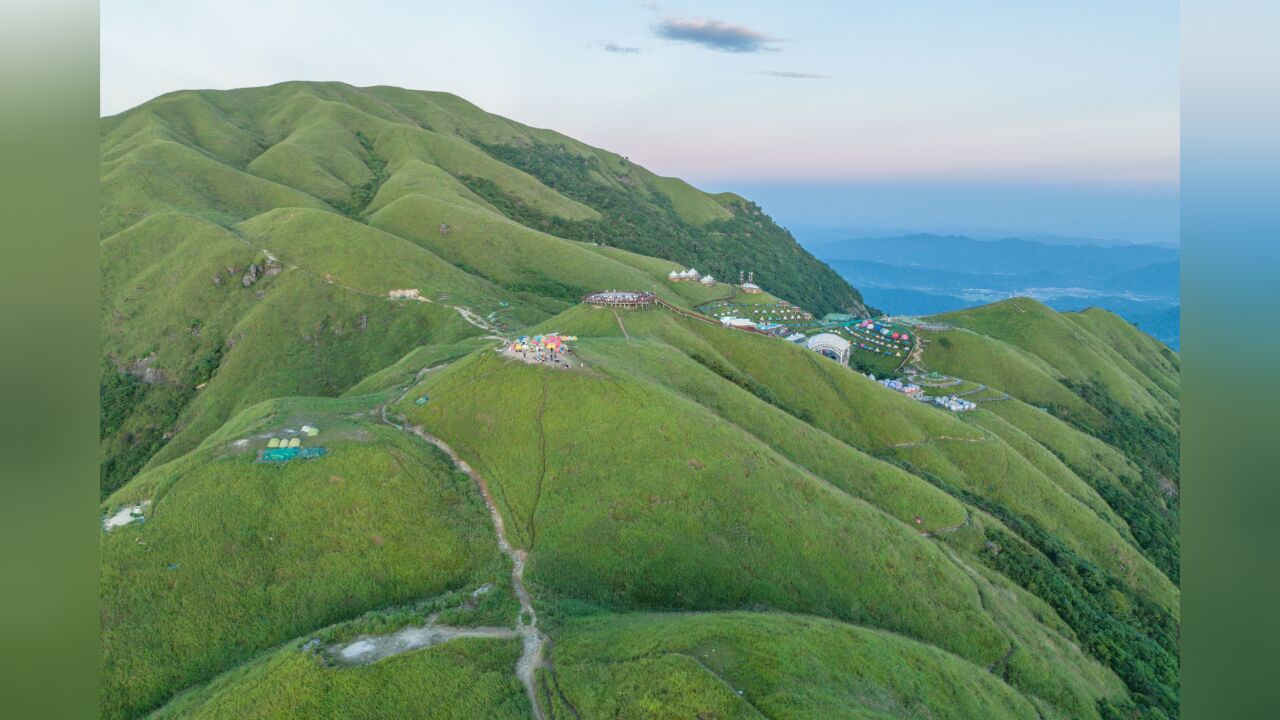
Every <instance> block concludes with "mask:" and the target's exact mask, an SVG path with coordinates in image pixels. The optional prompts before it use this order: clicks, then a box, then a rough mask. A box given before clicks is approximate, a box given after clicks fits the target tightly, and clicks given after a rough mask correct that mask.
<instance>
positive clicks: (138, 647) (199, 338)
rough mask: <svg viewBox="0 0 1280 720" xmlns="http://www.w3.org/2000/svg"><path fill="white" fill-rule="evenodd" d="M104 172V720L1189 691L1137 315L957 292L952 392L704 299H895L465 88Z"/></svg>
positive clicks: (168, 138) (1165, 359) (714, 202)
mask: <svg viewBox="0 0 1280 720" xmlns="http://www.w3.org/2000/svg"><path fill="white" fill-rule="evenodd" d="M102 167H103V208H102V231H103V236H102V240H101V248H102V257H103V268H102V272H103V284H102V295H101V302H102V311H103V318H102V334H103V357H102V368H103V376H102V385H101V403H102V434H101V446H102V469H101V478H102V485H101V486H102V494H103V502H102V506H101V513H102V516H103V519H104V530H103V534H102V538H101V556H102V559H101V575H100V584H101V593H102V610H101V612H102V655H101V674H102V701H101V702H102V716H103V717H107V718H122V719H123V718H141V717H148V716H152V717H163V718H186V717H194V718H233V717H234V718H240V717H249V718H263V719H267V718H285V717H317V718H344V717H368V718H374V717H423V718H450V719H456V720H463V719H464V718H490V717H496V718H507V717H511V718H514V717H535V718H539V719H541V718H557V719H565V720H567V719H569V718H573V719H574V720H585V719H588V718H602V719H605V720H609V719H612V718H633V717H634V718H689V717H695V718H697V717H701V718H760V717H770V718H774V717H776V718H807V719H808V718H811V719H814V720H817V719H819V718H830V717H865V718H900V717H907V718H1049V719H1059V718H1061V719H1065V718H1089V719H1096V720H1111V719H1112V718H1151V719H1158V718H1166V719H1168V718H1175V717H1177V716H1178V713H1179V685H1178V682H1179V681H1178V668H1179V661H1178V644H1179V633H1180V631H1179V602H1180V595H1179V590H1178V582H1179V572H1178V567H1179V557H1180V554H1179V546H1178V543H1177V534H1178V528H1179V520H1178V499H1177V488H1178V482H1179V474H1178V456H1177V440H1178V422H1179V413H1180V407H1179V358H1178V356H1177V355H1176V354H1175V353H1172V352H1170V351H1168V350H1167V349H1166V348H1163V346H1161V345H1160V344H1159V343H1157V342H1155V341H1154V340H1152V339H1151V338H1149V337H1147V336H1144V335H1142V334H1141V333H1140V332H1139V331H1137V330H1136V329H1135V328H1133V327H1132V326H1131V325H1128V324H1127V323H1124V322H1123V321H1122V320H1119V319H1118V318H1116V317H1115V316H1113V315H1111V314H1109V313H1106V312H1102V311H1095V310H1089V311H1085V312H1082V313H1057V312H1054V311H1052V310H1050V309H1048V308H1045V307H1044V306H1042V305H1039V304H1038V303H1035V302H1034V301H1030V300H1026V299H1018V300H1014V301H1008V302H1005V303H999V304H997V305H993V306H988V307H984V308H977V309H973V310H967V311H962V312H958V313H953V314H948V315H946V316H940V317H937V318H931V319H929V320H930V322H931V324H930V325H929V326H927V328H928V329H919V330H918V331H917V332H916V333H913V334H914V335H916V336H917V337H918V338H919V339H920V340H921V341H922V343H923V344H922V345H921V346H920V347H919V348H917V350H918V352H916V353H915V354H914V356H913V357H908V358H906V359H905V360H906V362H908V363H916V364H918V365H919V366H920V368H919V369H921V370H932V371H936V372H939V373H946V374H948V375H951V376H954V377H955V378H956V379H957V382H956V384H955V385H952V386H947V387H950V388H954V389H951V390H947V389H946V388H941V389H933V390H931V392H935V393H937V392H966V393H970V392H971V393H973V394H971V395H969V397H972V398H976V399H978V400H980V401H981V402H979V404H978V407H977V409H974V410H972V411H970V412H965V413H953V412H949V411H947V410H944V409H942V408H940V407H937V406H934V405H932V404H927V403H923V402H919V401H917V400H914V399H912V398H909V397H907V396H905V395H903V394H900V393H897V392H894V391H891V390H889V389H888V388H886V387H884V386H882V385H880V384H878V383H876V382H873V381H872V380H871V379H869V378H867V377H865V376H864V375H862V374H861V373H860V372H858V371H856V370H854V369H851V368H849V367H845V366H843V365H841V364H839V363H837V362H835V361H832V360H830V359H828V358H826V357H823V356H821V355H818V354H816V353H813V352H810V351H808V350H806V349H804V348H803V347H801V346H797V345H794V344H792V343H788V342H785V341H783V340H780V339H778V338H773V337H768V336H765V335H763V334H759V333H751V332H743V331H740V330H734V329H730V328H726V327H723V326H721V325H720V324H719V323H718V322H716V321H715V320H711V319H708V318H705V317H700V316H698V315H697V313H695V312H693V308H696V307H698V306H700V305H702V304H704V303H708V302H710V301H713V300H722V299H727V298H730V296H731V295H732V294H733V292H734V290H733V288H732V287H731V286H728V285H724V284H720V285H712V286H704V285H701V284H698V283H671V282H668V281H667V279H666V275H667V273H668V272H670V271H671V270H673V269H677V268H682V267H688V266H690V265H696V266H697V267H698V269H699V270H701V271H703V272H712V273H713V274H715V275H717V276H719V277H723V279H735V280H736V275H737V271H738V270H739V269H743V270H752V269H754V270H755V272H756V279H757V281H758V282H760V283H761V284H763V285H764V287H765V289H766V290H767V292H766V293H765V294H763V295H758V296H745V297H747V298H748V299H753V300H754V299H761V300H763V301H765V302H773V301H775V300H776V299H778V298H785V299H789V300H792V301H793V302H795V303H796V304H798V305H800V306H802V307H803V308H804V309H807V310H812V311H816V312H818V313H819V314H821V313H822V312H824V311H826V310H833V309H851V310H854V311H855V312H864V311H865V308H863V307H862V306H861V302H860V298H859V296H858V295H857V293H856V291H854V290H853V289H852V288H849V287H848V286H847V285H844V284H843V283H840V282H838V281H836V280H834V275H831V274H830V271H829V269H827V268H825V266H822V265H821V264H820V263H817V262H816V261H814V260H813V259H812V258H811V257H809V256H808V255H807V254H806V253H804V252H803V251H801V250H799V248H798V246H796V245H795V243H794V241H792V240H791V239H790V237H789V236H788V235H787V234H786V233H785V231H782V230H781V229H779V228H777V227H776V226H775V225H773V224H772V222H771V221H769V220H768V218H767V217H766V216H764V215H763V213H762V212H761V211H760V210H759V208H756V207H755V206H753V205H752V204H750V203H749V201H746V200H744V199H742V198H739V197H737V196H735V195H732V194H721V195H707V194H705V193H702V192H700V191H698V190H696V189H694V188H692V187H691V186H689V185H687V184H685V183H683V182H681V181H679V180H675V179H670V178H661V177H658V176H655V175H652V174H651V173H649V172H647V171H645V170H643V169H642V168H639V167H637V166H634V165H632V164H631V163H629V161H627V160H626V159H625V158H623V157H620V156H617V155H613V154H611V153H607V152H604V151H601V150H597V149H595V148H591V147H589V146H586V145H583V144H581V143H578V142H576V141H574V140H572V139H570V138H566V137H564V136H561V135H559V134H557V133H554V132H552V131H548V130H538V129H534V128H528V127H525V126H523V125H519V124H517V123H514V122H512V121H509V120H506V119H503V118H499V117H496V116H493V115H489V114H487V113H484V112H483V111H481V110H479V109H478V108H475V107H474V106H472V105H470V104H469V103H466V102H465V101H463V100H461V99H459V98H456V97H453V96H450V95H447V94H441V93H424V92H413V91H405V90H400V89H397V88H383V87H378V88H363V89H360V88H352V87H349V86H346V85H341V84H332V83H286V84H283V85H278V86H272V87H268V88H253V89H246V90H237V91H229V92H203V91H201V92H181V93H174V94H171V95H167V96H164V97H161V98H157V99H156V100H153V101H151V102H149V103H147V104H144V105H142V106H140V107H138V108H135V109H134V110H131V111H128V112H126V113H123V114H121V115H119V116H115V117H111V118H106V119H104V120H103V121H102ZM611 288H618V289H629V290H647V291H651V292H654V293H656V294H657V296H658V297H659V298H660V299H661V300H662V302H663V304H655V305H653V306H650V307H649V308H648V309H643V310H622V309H619V310H614V309H608V308H599V307H594V306H591V305H585V304H581V303H579V298H580V297H581V296H582V295H583V294H584V293H586V292H588V291H593V290H600V289H611ZM392 291H401V292H398V293H395V295H397V297H392V295H391V293H392ZM743 297H744V296H738V300H739V301H741V300H742V298H743ZM540 333H561V334H564V335H568V336H572V337H573V339H572V340H570V341H569V344H570V346H571V348H572V352H571V353H570V354H568V355H567V356H565V357H563V358H561V361H562V362H561V363H560V364H559V365H551V364H549V363H536V362H523V361H522V359H521V358H520V357H518V356H515V355H513V354H512V353H509V352H502V351H501V349H502V348H503V347H504V346H505V344H506V341H507V340H510V339H511V338H514V337H516V336H519V335H524V334H534V335H536V334H540ZM904 367H905V365H904ZM984 385H985V386H986V387H983V386H984ZM304 426H306V428H304ZM307 428H310V430H308V429H307ZM315 429H318V431H317V432H312V430H315ZM282 438H283V439H285V440H286V441H287V440H290V439H297V440H298V442H299V445H300V447H299V448H298V449H297V452H298V453H300V456H299V457H296V458H293V459H289V456H288V453H281V452H280V451H279V449H278V448H275V447H272V445H271V444H272V443H273V441H274V443H275V444H277V445H278V444H279V441H280V440H281V439H282ZM273 450H274V451H276V452H274V453H273V452H272V451H273ZM303 453H305V454H303ZM108 521H109V522H108ZM117 522H118V523H123V524H120V525H117V526H114V527H112V528H111V529H109V530H108V529H106V528H105V525H106V524H111V523H117ZM401 633H409V635H411V636H413V637H428V636H429V637H431V638H433V639H432V640H431V642H428V643H426V644H425V645H424V644H419V645H403V644H400V645H397V643H402V640H397V639H396V638H400V637H401ZM361 643H364V644H365V645H367V646H368V647H383V648H388V650H387V652H386V655H385V656H377V657H376V658H374V659H370V660H364V661H358V662H356V661H352V662H346V661H343V660H342V657H345V656H342V655H341V653H340V651H339V650H337V649H335V648H338V647H347V648H351V647H356V646H359V645H360V644H361Z"/></svg>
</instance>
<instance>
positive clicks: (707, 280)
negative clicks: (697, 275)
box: [698, 275, 716, 286]
mask: <svg viewBox="0 0 1280 720" xmlns="http://www.w3.org/2000/svg"><path fill="white" fill-rule="evenodd" d="M698 282H700V283H702V284H703V285H708V286H710V285H715V284H716V279H715V278H713V277H711V276H710V275H703V276H702V279H701V280H699V281H698Z"/></svg>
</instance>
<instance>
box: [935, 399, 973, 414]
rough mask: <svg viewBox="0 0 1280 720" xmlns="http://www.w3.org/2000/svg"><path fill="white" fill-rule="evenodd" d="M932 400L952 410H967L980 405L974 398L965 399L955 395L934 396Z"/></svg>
mask: <svg viewBox="0 0 1280 720" xmlns="http://www.w3.org/2000/svg"><path fill="white" fill-rule="evenodd" d="M932 401H933V404H934V405H937V406H939V407H944V408H946V409H948V410H950V411H951V412H967V411H969V410H973V409H974V408H976V407H978V404H977V403H975V402H973V401H972V400H965V399H964V398H962V397H956V396H955V395H946V396H939V397H936V398H932Z"/></svg>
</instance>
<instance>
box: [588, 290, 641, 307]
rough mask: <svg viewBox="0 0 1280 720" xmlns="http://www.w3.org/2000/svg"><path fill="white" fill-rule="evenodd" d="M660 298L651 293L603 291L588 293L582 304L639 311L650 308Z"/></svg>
mask: <svg viewBox="0 0 1280 720" xmlns="http://www.w3.org/2000/svg"><path fill="white" fill-rule="evenodd" d="M657 299H658V296H657V295H654V294H653V293H651V292H633V291H628V290H601V291H599V292H593V293H588V294H587V295H584V296H583V297H582V302H585V303H590V304H592V305H596V306H598V307H611V308H624V309H628V310H639V309H643V308H648V307H650V306H652V305H653V303H654V302H655V301H657Z"/></svg>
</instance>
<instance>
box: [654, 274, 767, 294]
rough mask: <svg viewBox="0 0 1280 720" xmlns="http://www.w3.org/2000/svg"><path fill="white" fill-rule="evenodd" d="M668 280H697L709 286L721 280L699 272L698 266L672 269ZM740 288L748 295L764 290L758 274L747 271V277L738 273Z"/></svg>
mask: <svg viewBox="0 0 1280 720" xmlns="http://www.w3.org/2000/svg"><path fill="white" fill-rule="evenodd" d="M667 280H669V281H671V282H696V283H702V284H703V285H708V286H710V285H715V284H716V283H717V282H719V281H718V280H716V279H715V278H714V277H712V276H711V275H709V274H708V275H703V274H702V273H700V272H698V270H697V268H688V269H687V270H672V271H671V272H669V273H667ZM738 289H739V290H741V291H742V292H744V293H746V294H748V295H758V294H760V293H762V292H764V291H763V290H761V289H760V286H759V285H756V274H755V273H754V272H751V273H745V277H744V273H741V272H739V273H738Z"/></svg>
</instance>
